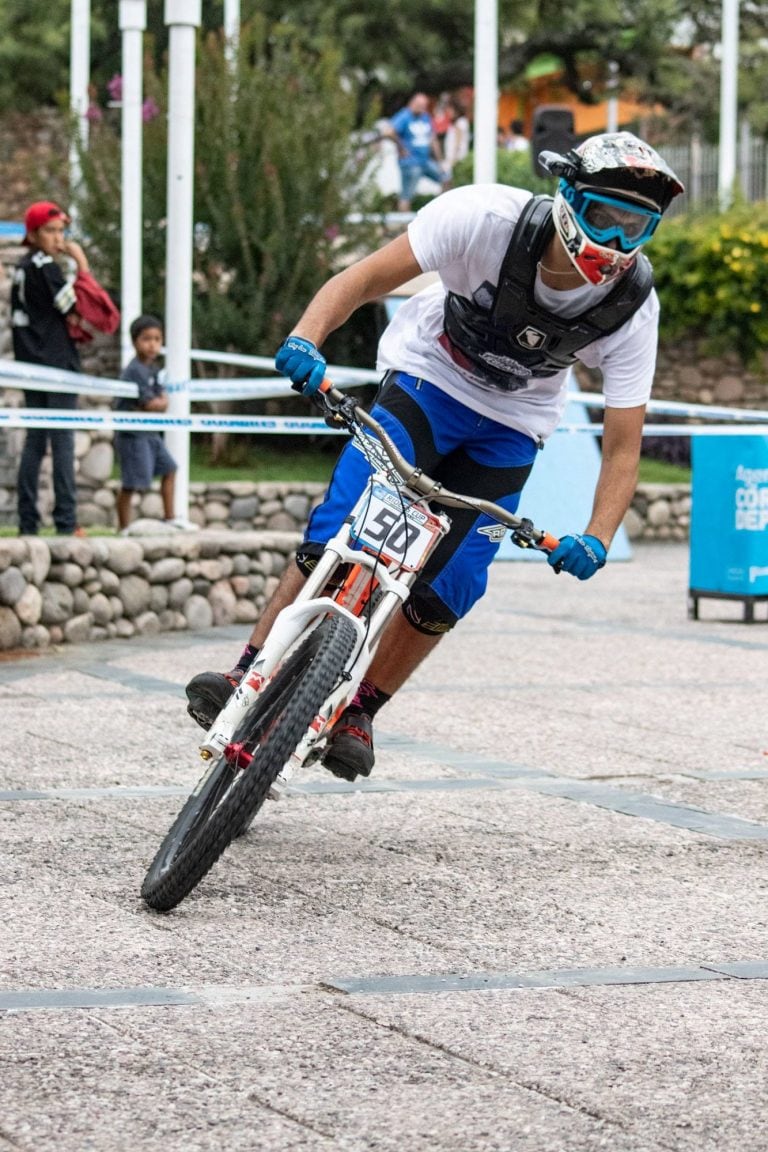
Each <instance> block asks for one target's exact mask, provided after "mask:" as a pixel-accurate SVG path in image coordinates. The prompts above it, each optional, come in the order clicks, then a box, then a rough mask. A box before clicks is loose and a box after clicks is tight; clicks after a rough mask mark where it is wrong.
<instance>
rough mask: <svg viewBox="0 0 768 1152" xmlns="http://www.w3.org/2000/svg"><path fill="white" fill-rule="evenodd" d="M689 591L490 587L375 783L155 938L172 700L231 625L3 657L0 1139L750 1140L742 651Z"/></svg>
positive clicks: (297, 819) (541, 576)
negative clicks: (144, 884) (693, 609)
mask: <svg viewBox="0 0 768 1152" xmlns="http://www.w3.org/2000/svg"><path fill="white" fill-rule="evenodd" d="M686 587H687V550H686V548H685V547H684V546H677V545H648V546H644V547H640V548H638V549H637V550H636V553H635V558H634V559H633V560H632V561H631V562H629V563H625V564H619V563H615V564H612V565H609V567H608V568H607V569H606V570H605V571H604V572H602V573H600V575H599V576H598V577H597V578H596V579H595V580H593V581H591V582H589V583H587V584H583V585H580V584H578V583H577V582H576V581H574V580H571V579H569V578H568V577H566V576H560V577H557V578H556V577H554V575H553V574H552V573H551V572H550V571H549V570H548V569H547V568H546V567H545V566H544V565H543V564H537V563H504V564H498V565H496V566H495V567H494V570H493V572H492V576H491V585H490V589H489V594H488V596H487V597H486V598H485V600H484V601H483V602H482V604H481V605H479V606H478V608H477V609H476V611H475V612H474V614H473V615H472V616H471V617H470V618H469V619H468V620H466V621H465V622H464V624H463V626H461V627H459V628H458V629H457V630H456V631H455V632H454V633H453V634H452V635H451V636H449V637H448V638H446V640H445V641H444V642H443V643H442V644H441V645H440V646H439V648H438V649H437V650H436V652H435V653H434V654H433V656H432V657H431V658H430V659H429V660H428V661H427V662H426V663H425V664H424V665H423V666H422V667H421V669H419V671H418V673H417V674H416V675H415V677H414V678H413V680H412V682H411V683H410V684H409V685H408V686H407V687H406V689H404V690H403V692H402V693H401V694H400V695H399V696H398V697H397V698H396V699H395V700H394V701H393V702H392V703H391V704H390V705H388V706H387V708H386V709H385V710H384V712H383V713H382V714H381V716H380V718H379V722H378V726H377V735H378V741H377V742H378V762H377V765H376V769H375V772H374V775H373V777H372V778H371V781H370V782H369V783H368V784H367V785H365V786H361V787H360V788H352V787H349V786H345V785H343V784H342V782H340V781H337V780H335V779H334V778H333V777H331V776H329V775H328V774H326V773H323V771H322V770H318V769H313V770H310V771H308V772H307V773H306V775H305V776H303V777H302V778H301V779H300V780H299V782H298V783H297V787H296V790H295V791H294V793H293V794H292V795H290V796H289V797H288V798H286V799H285V800H283V801H281V802H280V803H279V804H271V803H270V804H269V805H268V807H267V808H266V809H265V811H264V813H262V815H261V816H260V817H259V818H258V820H257V822H256V824H255V825H254V827H253V829H252V830H251V831H250V832H249V833H248V834H247V835H246V836H245V837H243V838H242V839H241V840H240V841H238V842H237V843H236V844H235V845H233V846H232V847H231V848H230V850H229V851H228V852H227V853H226V855H225V857H224V858H223V859H222V860H221V861H220V862H219V864H218V865H217V866H216V867H215V869H214V870H213V871H212V872H211V874H210V875H209V877H208V878H207V879H206V880H205V881H204V882H203V883H202V884H201V885H200V886H199V888H198V889H197V891H196V892H195V893H194V894H193V895H192V896H191V897H190V898H189V899H188V900H187V901H185V902H184V904H182V905H181V906H180V908H179V909H177V910H176V911H175V912H173V913H171V914H169V915H165V916H162V915H158V914H155V913H151V912H149V911H148V910H147V909H146V908H144V907H143V905H142V903H141V901H140V899H139V896H138V891H139V886H140V883H141V879H142V876H143V873H144V871H145V869H146V867H147V865H148V864H149V861H150V859H151V858H152V856H153V854H154V851H155V849H156V847H157V845H158V843H159V841H160V838H161V837H162V835H163V834H164V832H165V830H166V829H167V827H168V826H169V824H170V822H171V819H172V817H173V814H174V813H175V811H176V810H177V809H178V807H179V806H180V804H181V801H182V798H183V797H184V796H185V795H186V793H187V792H188V791H189V789H190V788H191V786H192V784H193V783H194V781H195V779H196V777H197V775H198V774H199V773H198V764H199V761H197V760H196V732H197V730H196V729H195V728H194V726H192V724H191V722H190V721H188V719H187V718H186V716H185V714H184V706H183V701H182V685H183V684H184V682H185V680H186V679H187V678H188V677H189V676H190V675H191V674H192V673H193V672H195V671H199V670H200V669H202V668H204V667H212V668H222V667H226V666H229V665H230V664H231V662H232V658H233V656H234V655H235V654H236V653H237V652H238V651H239V649H240V646H241V643H242V640H243V639H244V631H245V630H244V629H243V630H241V629H234V628H228V629H220V630H218V631H211V632H207V633H203V634H197V635H194V636H185V635H181V634H174V635H165V636H161V637H158V638H153V639H151V640H150V639H143V640H135V641H130V642H127V643H122V644H121V643H119V642H109V643H101V644H94V645H90V646H81V647H74V646H71V647H69V648H68V650H66V651H62V652H60V653H59V654H56V655H51V654H49V655H45V656H38V657H32V656H28V657H24V658H22V657H21V656H20V657H19V658H18V659H15V660H13V659H12V660H10V661H6V662H4V663H2V664H0V708H1V709H2V732H3V737H4V745H5V755H4V757H3V766H2V768H1V769H0V821H1V830H2V840H3V844H4V867H3V870H2V874H1V875H0V921H1V922H2V925H3V931H2V936H1V937H0V1068H1V1069H2V1096H1V1099H2V1106H1V1107H0V1150H4V1149H12V1150H14V1152H17V1150H18V1152H49V1150H51V1152H54V1150H55V1152H81V1150H85V1149H95V1150H98V1152H113V1150H114V1152H123V1150H126V1152H136V1150H147V1152H155V1150H157V1152H160V1150H162V1152H169V1150H170V1152H176V1150H178V1152H197V1150H203V1149H205V1150H208V1149H210V1150H219V1149H227V1150H233V1152H240V1150H252V1149H259V1150H260V1149H264V1150H269V1152H288V1150H291V1152H293V1150H297V1152H298V1150H301V1152H315V1150H318V1152H319V1150H323V1152H326V1150H327V1152H335V1150H336V1149H340V1150H342V1152H346V1150H351V1152H356V1150H361V1152H362V1150H368V1149H371V1150H374V1149H375V1150H376V1152H390V1150H391V1152H395V1150H397V1152H490V1150H494V1152H496V1150H503V1152H549V1150H552V1152H592V1150H593V1149H607V1150H610V1152H662V1150H675V1152H677V1150H679V1152H688V1150H690V1152H710V1150H711V1152H731V1150H733V1152H736V1150H738V1152H763V1150H764V1149H765V1147H766V1143H767V1142H766V1136H765V1113H766V1104H768V1100H767V1099H766V1095H767V1092H766V1082H767V1078H766V1073H767V1072H768V1058H767V1057H766V1052H765V1034H766V1030H767V1029H768V943H767V942H766V921H767V919H768V911H767V905H766V895H767V889H768V868H767V867H766V848H767V847H768V788H767V787H766V777H768V756H766V749H768V718H767V717H768V712H767V710H766V707H765V701H764V696H763V691H764V684H765V681H764V677H765V669H766V656H767V655H768V629H767V628H766V627H765V625H764V623H762V622H758V623H755V624H751V625H750V624H744V623H742V622H741V620H740V610H739V609H738V608H737V607H736V606H733V605H729V604H725V603H723V602H719V601H709V602H706V601H705V602H703V604H702V610H701V614H702V617H703V618H702V619H701V620H698V621H692V620H689V619H688V618H687V614H686ZM758 611H760V610H759V609H758Z"/></svg>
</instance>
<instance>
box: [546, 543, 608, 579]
mask: <svg viewBox="0 0 768 1152" xmlns="http://www.w3.org/2000/svg"><path fill="white" fill-rule="evenodd" d="M547 563H548V564H550V565H551V566H552V568H554V570H555V572H570V574H571V576H576V577H577V578H578V579H579V580H589V578H590V576H594V574H595V572H597V570H598V568H602V567H603V565H604V564H605V545H604V544H603V543H602V541H601V540H598V538H597V536H563V538H562V540H561V541H560V547H559V548H555V550H554V552H550V554H549V556H548V557H547Z"/></svg>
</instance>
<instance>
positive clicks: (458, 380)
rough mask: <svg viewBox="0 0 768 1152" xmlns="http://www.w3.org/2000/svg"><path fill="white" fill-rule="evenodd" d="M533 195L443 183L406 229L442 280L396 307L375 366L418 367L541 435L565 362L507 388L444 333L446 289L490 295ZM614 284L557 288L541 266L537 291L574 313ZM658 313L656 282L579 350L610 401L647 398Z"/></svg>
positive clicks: (478, 407)
mask: <svg viewBox="0 0 768 1152" xmlns="http://www.w3.org/2000/svg"><path fill="white" fill-rule="evenodd" d="M530 196H531V193H530V192H527V191H524V190H522V189H519V188H509V187H506V186H505V185H501V184H473V185H470V186H468V187H465V188H455V189H453V190H452V191H450V192H444V193H443V194H442V195H441V196H438V197H437V198H436V199H435V200H432V201H430V202H429V203H428V204H427V205H426V206H425V207H424V208H422V209H421V211H420V212H419V213H418V214H417V216H416V217H415V218H414V219H413V220H412V221H411V223H410V224H409V226H408V238H409V240H410V243H411V247H412V249H413V253H414V256H415V257H416V260H417V262H418V264H419V267H420V268H421V269H422V271H423V272H437V273H438V274H439V276H440V280H439V281H438V282H437V283H435V284H433V285H431V286H430V287H429V288H426V289H424V290H423V291H422V292H419V293H417V295H415V296H413V297H411V299H410V300H407V301H405V303H403V304H402V305H401V306H400V308H398V310H397V312H396V313H395V315H394V317H393V319H392V321H391V322H390V324H389V325H388V326H387V329H386V331H385V332H384V335H383V336H382V338H381V341H380V344H379V355H378V361H377V367H378V368H379V370H380V371H386V370H388V369H396V370H399V371H402V372H408V373H410V374H411V375H412V376H420V377H422V378H423V379H425V380H429V381H430V382H431V383H432V384H434V385H435V386H436V387H437V388H441V389H442V390H443V391H444V392H447V393H448V395H449V396H452V397H454V399H457V400H459V401H460V402H461V403H463V404H466V405H467V407H468V408H471V409H472V410H473V411H475V412H478V413H480V414H482V415H484V416H488V417H490V418H491V419H493V420H497V421H498V422H499V423H501V424H504V425H506V426H508V427H511V428H516V429H518V430H519V431H521V432H525V433H527V434H528V435H529V436H532V437H533V438H534V439H538V438H541V439H543V440H545V439H546V438H547V437H548V436H549V435H550V434H551V433H552V432H553V431H554V430H555V428H556V427H557V425H558V423H559V421H560V417H561V416H562V412H563V409H564V407H565V404H566V402H567V377H568V372H567V370H564V371H562V372H558V373H557V374H556V375H555V376H548V377H536V376H532V377H531V378H530V379H529V380H527V381H526V382H525V384H524V385H523V386H522V387H521V388H519V389H518V390H517V391H514V392H506V391H502V390H501V389H500V388H497V387H494V386H493V385H492V384H491V383H489V382H488V380H487V379H485V378H484V377H483V376H482V375H480V374H479V373H474V372H472V371H470V370H467V369H464V368H462V367H460V366H459V365H458V364H457V363H456V362H455V361H454V360H453V359H452V358H451V356H450V354H449V352H448V351H446V350H445V349H444V348H443V347H442V346H441V344H440V343H439V337H440V336H441V334H442V333H443V331H444V324H443V309H444V301H445V294H446V292H456V293H457V294H458V295H459V296H463V297H464V298H465V299H468V300H471V299H473V298H477V297H479V299H480V300H481V301H487V302H489V300H487V298H488V296H489V291H488V290H489V288H490V289H492V288H495V287H496V285H497V283H498V275H499V272H500V270H501V264H502V261H503V259H504V255H505V253H506V251H507V247H508V245H509V241H510V239H511V237H512V233H513V231H514V228H515V225H516V223H517V220H518V218H519V216H520V213H521V211H522V209H523V207H524V205H525V204H526V203H527V201H528V200H529V199H530ZM484 285H485V286H486V287H485V288H484V287H483V286H484ZM613 287H614V285H613V284H605V285H600V286H597V287H596V286H594V285H592V284H587V283H585V284H584V285H583V286H582V287H579V288H573V289H569V290H567V291H563V292H560V291H557V290H556V289H552V288H548V287H547V286H546V285H544V284H542V282H541V275H540V273H537V276H536V285H535V288H534V295H535V298H536V301H537V302H538V303H539V304H540V305H541V306H543V307H544V308H546V309H547V310H548V311H552V312H554V313H557V314H558V315H560V316H563V317H565V318H568V317H571V316H575V315H578V314H580V313H581V312H584V311H586V310H587V309H589V308H591V307H592V306H593V305H594V304H595V303H597V302H598V301H599V300H601V299H603V298H604V297H605V296H607V295H608V294H609V293H610V292H611V290H612V289H613ZM658 317H659V302H658V298H657V296H656V293H655V292H654V291H652V292H651V293H650V295H649V296H648V297H647V299H646V300H645V301H644V302H643V304H642V305H641V306H640V308H638V310H637V311H636V312H635V313H634V315H633V316H631V317H630V319H629V320H628V321H627V323H626V324H624V325H622V327H621V328H620V329H619V330H618V331H617V332H614V333H612V335H610V336H604V337H601V338H600V339H598V340H595V341H593V342H592V343H591V344H588V345H586V347H584V348H582V349H581V350H580V351H579V352H577V353H576V355H577V357H578V359H579V360H581V361H582V362H583V363H584V364H585V365H587V366H588V367H589V368H599V369H600V371H601V374H602V378H603V394H604V396H605V400H606V404H607V405H608V406H609V407H612V408H633V407H636V406H638V405H642V404H645V403H646V401H647V400H648V397H649V396H650V393H651V385H652V383H653V376H654V370H655V366H656V347H657V341H658Z"/></svg>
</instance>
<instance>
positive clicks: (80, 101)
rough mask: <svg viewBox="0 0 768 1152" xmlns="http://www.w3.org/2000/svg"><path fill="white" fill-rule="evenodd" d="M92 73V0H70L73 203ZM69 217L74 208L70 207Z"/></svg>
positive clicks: (85, 133) (79, 174)
mask: <svg viewBox="0 0 768 1152" xmlns="http://www.w3.org/2000/svg"><path fill="white" fill-rule="evenodd" d="M90 75H91V0H72V6H71V27H70V36H69V108H70V111H71V113H72V115H73V116H74V117H75V137H74V139H73V141H72V144H71V145H70V149H69V198H70V206H72V204H73V199H74V195H75V192H76V191H77V188H78V186H79V184H80V181H81V179H82V171H81V168H80V155H79V149H80V148H87V147H88V116H87V112H88V103H89V101H88V84H89V81H90ZM70 215H71V216H72V219H73V220H74V218H75V213H74V211H72V210H70Z"/></svg>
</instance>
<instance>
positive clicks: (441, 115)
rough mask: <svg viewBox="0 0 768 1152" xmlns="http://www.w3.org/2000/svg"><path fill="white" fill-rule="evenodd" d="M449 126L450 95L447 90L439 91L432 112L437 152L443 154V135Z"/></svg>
mask: <svg viewBox="0 0 768 1152" xmlns="http://www.w3.org/2000/svg"><path fill="white" fill-rule="evenodd" d="M450 126H451V97H450V95H449V93H448V92H441V93H440V96H439V97H438V100H437V104H435V107H434V111H433V112H432V131H433V132H434V134H435V140H436V141H437V147H438V150H439V152H438V154H439V155H440V156H441V157H442V156H445V135H446V132H447V131H448V129H449V128H450Z"/></svg>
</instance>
